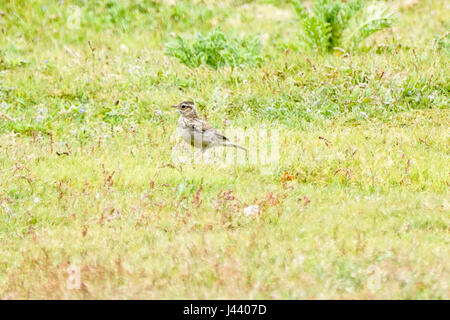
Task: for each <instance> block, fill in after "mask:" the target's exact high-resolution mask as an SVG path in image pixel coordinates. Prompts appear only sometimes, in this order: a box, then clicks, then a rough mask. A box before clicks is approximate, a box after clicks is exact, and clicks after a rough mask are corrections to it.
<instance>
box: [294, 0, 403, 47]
mask: <svg viewBox="0 0 450 320" xmlns="http://www.w3.org/2000/svg"><path fill="white" fill-rule="evenodd" d="M293 4H294V8H295V10H296V12H297V14H298V16H299V18H300V21H301V24H302V28H303V41H304V42H305V43H306V44H307V45H308V46H309V47H311V48H312V49H315V50H317V51H320V52H329V51H332V50H333V48H336V47H341V48H342V47H346V48H347V49H353V48H355V47H357V46H358V45H359V44H360V43H361V42H362V41H363V40H364V39H366V38H367V37H369V36H371V35H372V34H374V33H376V32H378V31H380V30H383V29H386V28H389V27H390V26H392V24H393V23H394V17H393V14H392V13H390V12H389V10H388V9H387V8H384V7H382V6H381V5H371V6H366V1H364V0H349V1H347V2H343V1H341V0H315V1H314V3H313V7H312V8H311V9H307V8H306V7H305V6H304V5H303V4H302V2H301V1H300V0H296V1H294V2H293Z"/></svg>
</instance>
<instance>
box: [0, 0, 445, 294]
mask: <svg viewBox="0 0 450 320" xmlns="http://www.w3.org/2000/svg"><path fill="white" fill-rule="evenodd" d="M376 3H380V2H376ZM382 3H385V4H387V5H389V7H390V10H391V11H392V12H393V13H394V14H395V17H396V22H395V23H394V25H393V26H392V27H391V28H387V29H385V30H382V31H380V32H377V33H375V34H374V35H372V36H370V37H369V38H367V39H366V40H364V41H363V42H362V43H361V44H360V45H359V46H358V47H357V48H353V49H351V50H344V49H332V50H331V51H330V52H318V51H317V50H313V49H310V48H308V47H306V46H305V45H304V42H303V41H302V40H301V39H302V38H301V35H300V34H299V33H301V24H300V22H299V18H298V15H297V14H296V11H295V10H294V7H293V6H292V4H290V3H289V2H288V1H281V0H280V1H276V0H273V1H269V0H267V1H262V0H261V1H253V2H252V1H238V0H227V1H206V0H205V1H200V0H197V1H176V2H175V1H144V0H143V1H115V0H109V1H105V2H99V1H98V2H95V1H92V2H91V1H81V0H80V1H75V0H74V1H68V0H64V1H59V2H58V1H49V0H33V1H24V0H22V1H19V0H10V1H4V0H3V1H1V0H0V298H3V299H24V298H25V299H29V298H37V299H41V298H43V299H55V298H56V299H89V298H90V299H131V298H137V299H173V298H177V299H186V298H191V299H196V298H201V299H229V298H235V299H449V298H450V283H449V282H450V281H449V280H450V238H449V231H450V228H449V224H450V214H449V213H450V203H449V199H450V197H449V196H450V192H449V184H450V165H449V164H450V161H449V160H450V140H449V138H450V136H449V133H450V131H449V125H450V112H449V92H450V85H449V83H450V81H449V78H450V72H449V70H450V66H449V58H450V39H449V35H448V31H449V29H450V5H449V2H448V1H443V0H423V1H419V0H405V1H401V0H395V1H387V2H382ZM306 5H307V6H308V5H309V2H306ZM217 28H220V29H219V30H220V32H222V33H223V34H225V35H227V36H228V37H235V38H236V39H242V38H243V37H257V39H260V43H261V46H260V52H259V56H258V59H256V60H255V61H252V63H246V62H245V61H243V62H242V63H241V62H239V63H238V64H237V65H236V66H233V65H224V66H220V67H218V68H213V67H210V66H208V65H205V64H201V65H199V66H198V67H189V66H187V65H185V64H183V63H181V62H180V61H179V60H178V59H176V58H175V57H172V56H169V55H168V54H167V47H168V46H170V44H171V43H173V41H174V40H175V39H176V37H177V36H181V37H183V38H184V39H187V40H186V41H193V40H192V39H193V37H194V35H195V34H196V33H198V32H200V33H202V34H207V33H208V32H211V31H213V30H217ZM230 39H231V38H230ZM255 39H256V38H255ZM255 55H258V53H255ZM183 100H194V101H195V102H196V103H197V105H198V106H199V109H200V111H201V114H202V115H206V116H207V118H208V121H209V122H210V123H211V124H213V125H214V126H216V127H218V128H219V129H220V130H222V131H226V130H227V129H229V128H231V127H234V128H261V127H265V128H273V129H277V130H278V131H279V133H280V139H279V141H280V145H279V150H280V155H281V156H280V159H279V162H278V163H277V164H276V166H274V167H273V168H271V170H269V171H267V170H263V169H262V168H261V167H259V166H258V165H253V164H247V165H240V166H225V167H219V168H217V167H216V166H215V165H212V164H202V163H198V164H194V165H192V164H181V165H178V164H176V165H174V164H173V162H172V157H171V150H172V147H173V144H172V140H171V137H172V134H173V132H174V130H175V128H176V124H177V119H178V114H177V113H176V112H175V110H173V109H172V108H169V106H170V105H172V104H176V103H179V102H181V101H183ZM250 205H258V206H259V208H260V211H261V212H260V214H258V215H256V216H246V215H244V214H243V212H244V208H246V207H248V206H250Z"/></svg>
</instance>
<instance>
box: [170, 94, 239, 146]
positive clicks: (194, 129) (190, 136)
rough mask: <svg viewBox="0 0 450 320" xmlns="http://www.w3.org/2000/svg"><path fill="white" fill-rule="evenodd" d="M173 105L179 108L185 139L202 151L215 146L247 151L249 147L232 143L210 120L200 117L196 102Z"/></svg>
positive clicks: (179, 127) (179, 123)
mask: <svg viewBox="0 0 450 320" xmlns="http://www.w3.org/2000/svg"><path fill="white" fill-rule="evenodd" d="M171 107H173V108H177V109H178V112H179V113H180V118H179V119H178V129H179V130H180V134H181V137H182V138H183V140H184V141H186V142H187V143H189V144H190V145H192V146H194V147H196V148H200V149H201V150H202V152H204V151H205V150H207V149H209V148H211V147H215V146H224V147H234V148H238V149H242V150H244V151H245V152H247V149H245V148H244V147H241V146H238V145H236V144H234V143H231V142H230V140H228V138H227V137H225V136H224V135H222V134H221V133H220V132H219V131H217V130H216V129H215V128H213V127H212V126H211V125H210V124H209V123H208V122H206V121H205V120H202V119H200V118H199V116H198V114H197V110H195V104H194V102H192V101H183V102H181V103H180V104H178V105H176V106H171Z"/></svg>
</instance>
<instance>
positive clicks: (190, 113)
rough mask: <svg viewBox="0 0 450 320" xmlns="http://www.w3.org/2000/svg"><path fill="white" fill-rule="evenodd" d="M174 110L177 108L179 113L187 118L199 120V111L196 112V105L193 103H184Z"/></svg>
mask: <svg viewBox="0 0 450 320" xmlns="http://www.w3.org/2000/svg"><path fill="white" fill-rule="evenodd" d="M171 107H172V108H177V109H178V112H179V113H180V114H181V115H182V116H183V117H185V118H189V119H195V118H198V115H197V110H195V104H194V102H192V101H183V102H181V103H179V104H177V105H175V106H171Z"/></svg>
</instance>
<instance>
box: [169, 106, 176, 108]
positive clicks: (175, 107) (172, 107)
mask: <svg viewBox="0 0 450 320" xmlns="http://www.w3.org/2000/svg"><path fill="white" fill-rule="evenodd" d="M170 107H171V108H178V106H170Z"/></svg>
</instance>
